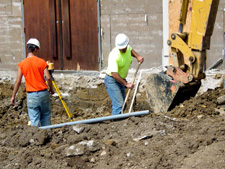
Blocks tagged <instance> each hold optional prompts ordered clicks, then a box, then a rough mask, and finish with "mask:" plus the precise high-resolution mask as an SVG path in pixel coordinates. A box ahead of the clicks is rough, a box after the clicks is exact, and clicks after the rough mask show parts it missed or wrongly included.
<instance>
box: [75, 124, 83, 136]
mask: <svg viewBox="0 0 225 169" xmlns="http://www.w3.org/2000/svg"><path fill="white" fill-rule="evenodd" d="M84 129H85V128H84V127H83V126H79V125H76V126H73V130H74V131H75V132H76V133H78V134H80V133H82V132H83V131H84Z"/></svg>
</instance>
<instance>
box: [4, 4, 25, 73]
mask: <svg viewBox="0 0 225 169" xmlns="http://www.w3.org/2000/svg"><path fill="white" fill-rule="evenodd" d="M22 30H23V29H22V11H21V1H20V0H1V1H0V70H6V71H7V70H17V69H18V68H17V64H18V62H20V61H21V60H22V59H23V57H24V55H23V36H22Z"/></svg>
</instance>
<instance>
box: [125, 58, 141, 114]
mask: <svg viewBox="0 0 225 169" xmlns="http://www.w3.org/2000/svg"><path fill="white" fill-rule="evenodd" d="M140 66H141V62H139V63H138V66H137V69H136V71H135V74H134V77H133V80H132V82H131V83H132V84H134V81H135V78H136V75H137V72H138V69H139V67H140ZM130 92H131V89H129V90H128V92H127V95H126V98H125V100H124V103H123V107H122V110H121V114H123V111H124V107H125V105H126V102H127V100H128V97H129V95H130Z"/></svg>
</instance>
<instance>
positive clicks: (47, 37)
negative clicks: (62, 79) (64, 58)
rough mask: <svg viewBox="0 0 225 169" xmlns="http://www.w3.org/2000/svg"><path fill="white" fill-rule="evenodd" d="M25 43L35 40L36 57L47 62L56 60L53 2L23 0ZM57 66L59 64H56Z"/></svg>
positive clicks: (53, 0)
mask: <svg viewBox="0 0 225 169" xmlns="http://www.w3.org/2000/svg"><path fill="white" fill-rule="evenodd" d="M23 3H24V4H23V5H24V24H25V30H24V32H25V41H26V42H27V41H28V40H29V39H30V38H37V39H38V40H39V42H40V50H39V51H38V56H39V57H41V58H43V59H45V60H46V61H48V60H53V58H57V57H58V54H57V48H56V38H57V37H56V25H55V24H56V20H55V0H38V1H34V0H24V1H23ZM57 65H60V63H57V62H56V65H55V66H56V67H57Z"/></svg>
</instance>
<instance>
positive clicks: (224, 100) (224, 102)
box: [217, 95, 225, 105]
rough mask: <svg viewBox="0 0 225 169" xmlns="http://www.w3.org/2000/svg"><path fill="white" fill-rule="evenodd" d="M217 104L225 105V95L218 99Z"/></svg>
mask: <svg viewBox="0 0 225 169" xmlns="http://www.w3.org/2000/svg"><path fill="white" fill-rule="evenodd" d="M217 103H218V104H219V105H221V104H225V95H223V96H220V97H218V98H217Z"/></svg>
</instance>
